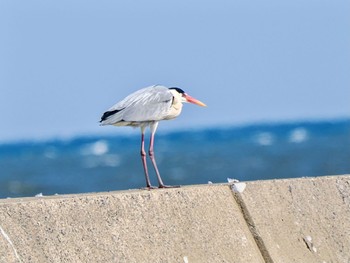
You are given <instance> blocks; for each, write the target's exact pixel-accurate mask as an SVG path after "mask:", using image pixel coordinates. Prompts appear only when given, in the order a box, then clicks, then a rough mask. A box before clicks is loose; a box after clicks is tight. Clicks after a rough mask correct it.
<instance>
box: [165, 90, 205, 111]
mask: <svg viewBox="0 0 350 263" xmlns="http://www.w3.org/2000/svg"><path fill="white" fill-rule="evenodd" d="M170 90H172V93H173V94H174V95H176V96H177V97H179V98H180V100H181V102H182V103H193V104H197V105H198V106H202V107H205V106H207V105H205V104H204V103H203V102H201V101H199V100H197V99H195V98H193V97H191V96H190V95H188V94H187V93H186V92H184V91H183V90H182V89H180V88H176V87H173V88H170Z"/></svg>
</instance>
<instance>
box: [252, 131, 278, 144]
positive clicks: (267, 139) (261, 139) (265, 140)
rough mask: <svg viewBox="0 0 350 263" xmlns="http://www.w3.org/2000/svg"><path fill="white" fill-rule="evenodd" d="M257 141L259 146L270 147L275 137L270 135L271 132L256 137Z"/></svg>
mask: <svg viewBox="0 0 350 263" xmlns="http://www.w3.org/2000/svg"><path fill="white" fill-rule="evenodd" d="M255 141H256V142H257V143H258V144H259V145H263V146H268V145H271V144H273V142H274V137H273V135H272V133H270V132H262V133H259V134H258V135H256V137H255Z"/></svg>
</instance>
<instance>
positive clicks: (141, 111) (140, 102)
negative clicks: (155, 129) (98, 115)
mask: <svg viewBox="0 0 350 263" xmlns="http://www.w3.org/2000/svg"><path fill="white" fill-rule="evenodd" d="M172 100H173V95H172V93H171V92H170V90H169V89H168V88H166V87H164V86H153V87H151V88H147V89H145V90H144V92H142V93H140V94H139V96H138V98H137V100H134V101H132V103H131V104H130V105H129V106H128V107H126V108H125V110H123V111H124V112H123V120H125V121H137V122H142V121H159V120H162V119H164V118H165V117H166V116H167V115H168V113H169V111H170V107H171V104H172Z"/></svg>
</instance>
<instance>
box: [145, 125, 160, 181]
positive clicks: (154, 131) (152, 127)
mask: <svg viewBox="0 0 350 263" xmlns="http://www.w3.org/2000/svg"><path fill="white" fill-rule="evenodd" d="M157 127H158V122H154V123H152V124H151V127H150V129H151V139H150V143H149V151H148V154H149V158H150V159H151V161H152V164H153V167H154V170H155V171H156V174H157V178H158V183H159V187H164V184H163V181H162V178H161V177H160V174H159V170H158V167H157V163H156V158H155V157H154V150H153V146H154V134H155V133H156V130H157Z"/></svg>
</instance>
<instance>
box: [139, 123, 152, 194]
mask: <svg viewBox="0 0 350 263" xmlns="http://www.w3.org/2000/svg"><path fill="white" fill-rule="evenodd" d="M141 160H142V164H143V170H144V172H145V177H146V187H147V188H152V186H151V182H150V180H149V176H148V169H147V160H146V151H145V127H141Z"/></svg>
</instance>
